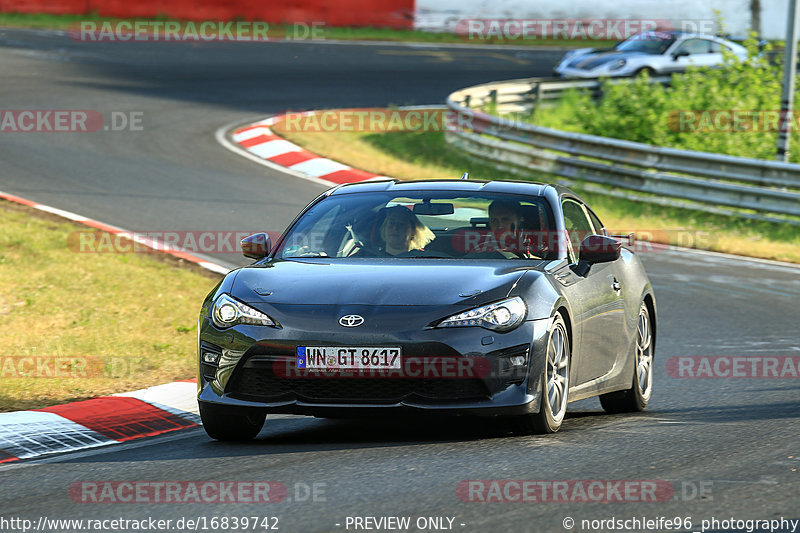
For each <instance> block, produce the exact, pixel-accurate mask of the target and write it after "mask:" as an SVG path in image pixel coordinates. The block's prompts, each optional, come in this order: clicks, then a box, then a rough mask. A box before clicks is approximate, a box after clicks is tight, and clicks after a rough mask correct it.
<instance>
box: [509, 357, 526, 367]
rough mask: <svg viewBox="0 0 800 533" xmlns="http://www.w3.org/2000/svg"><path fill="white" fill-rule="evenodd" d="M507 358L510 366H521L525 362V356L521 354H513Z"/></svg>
mask: <svg viewBox="0 0 800 533" xmlns="http://www.w3.org/2000/svg"><path fill="white" fill-rule="evenodd" d="M508 360H509V362H510V363H511V365H512V366H522V365H524V364H525V358H524V357H523V356H521V355H515V356H514V357H509V358H508Z"/></svg>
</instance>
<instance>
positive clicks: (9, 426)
mask: <svg viewBox="0 0 800 533" xmlns="http://www.w3.org/2000/svg"><path fill="white" fill-rule="evenodd" d="M0 198H2V199H4V200H8V201H10V202H14V203H17V204H22V205H26V206H28V207H32V208H34V209H37V210H39V211H43V212H46V213H50V214H53V215H56V216H59V217H62V218H65V219H68V220H72V221H73V222H78V223H80V224H83V225H86V226H89V227H92V228H96V229H99V230H102V231H106V232H108V233H112V234H114V235H120V236H124V237H127V238H129V239H132V240H134V241H135V242H138V243H140V244H141V245H143V246H147V247H149V248H152V249H154V250H158V251H161V252H164V253H167V254H169V255H172V256H174V257H178V258H180V259H184V260H186V261H189V262H191V263H195V264H197V265H198V266H200V267H202V268H204V269H206V270H210V271H212V272H215V273H218V274H227V273H228V272H229V271H230V269H229V268H227V267H225V266H223V265H220V264H217V263H214V262H212V261H209V260H207V259H205V258H202V257H198V256H196V255H192V254H190V253H187V252H185V251H183V250H181V249H179V248H176V247H174V246H169V245H165V244H164V243H161V242H159V241H158V240H157V239H152V238H150V237H147V236H144V235H140V234H138V233H135V232H132V231H127V230H125V229H122V228H119V227H117V226H112V225H110V224H105V223H103V222H99V221H97V220H93V219H90V218H88V217H84V216H82V215H78V214H76V213H72V212H70V211H64V210H63V209H57V208H55V207H51V206H48V205H44V204H39V203H36V202H33V201H31V200H28V199H25V198H21V197H19V196H15V195H13V194H8V193H5V192H2V191H0ZM196 397H197V384H196V382H195V380H190V381H177V382H174V383H167V384H164V385H158V386H155V387H150V388H147V389H142V390H137V391H133V392H125V393H120V394H114V395H112V396H104V397H100V398H93V399H91V400H85V401H81V402H73V403H68V404H64V405H56V406H52V407H45V408H43V409H33V410H31V411H16V412H11V413H0V463H7V462H12V461H17V460H19V459H29V458H32V457H38V456H40V455H45V454H51V453H59V452H68V451H76V450H83V449H86V448H94V447H96V446H107V445H109V444H115V443H118V442H125V441H129V440H133V439H138V438H142V437H151V436H154V435H160V434H162V433H168V432H170V431H177V430H180V429H186V428H191V427H197V426H198V425H199V424H200V417H199V415H198V412H197V400H196Z"/></svg>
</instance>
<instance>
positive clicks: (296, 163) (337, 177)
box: [217, 111, 389, 186]
mask: <svg viewBox="0 0 800 533" xmlns="http://www.w3.org/2000/svg"><path fill="white" fill-rule="evenodd" d="M314 113H317V111H306V112H303V113H292V115H294V116H298V115H299V116H310V115H313V114H314ZM286 118H287V115H276V116H272V117H269V118H266V119H264V120H260V121H258V122H254V123H250V124H248V125H246V126H240V127H237V128H235V129H234V130H233V133H232V134H231V136H230V139H231V140H229V139H228V137H227V133H228V131H230V129H231V126H226V127H223V128H220V129H219V130H218V131H217V140H218V141H219V142H220V144H222V145H223V146H224V147H225V148H228V149H229V150H232V151H234V152H236V153H239V154H240V155H244V156H245V157H247V158H248V159H251V160H253V161H256V162H258V163H261V164H265V165H267V166H269V167H272V168H275V169H277V170H281V171H284V172H287V173H289V174H292V175H294V176H296V177H299V178H303V179H307V180H310V181H314V182H316V183H320V184H322V185H327V186H334V185H341V184H343V183H357V182H360V181H367V180H376V179H378V180H379V179H389V176H381V175H378V174H374V173H372V172H367V171H366V170H360V169H357V168H353V167H350V166H347V165H345V164H342V163H339V162H338V161H333V160H331V159H328V158H325V157H322V156H319V155H317V154H314V153H312V152H309V151H308V150H305V149H303V148H301V147H300V146H298V145H296V144H294V143H292V142H289V141H287V140H286V139H284V138H283V137H281V136H279V135H277V134H275V133H274V132H273V131H272V129H271V128H270V127H271V126H274V125H275V124H277V123H279V122H282V121H284V120H286Z"/></svg>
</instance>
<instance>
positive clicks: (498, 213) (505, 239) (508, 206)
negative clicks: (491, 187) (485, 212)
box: [489, 200, 522, 249]
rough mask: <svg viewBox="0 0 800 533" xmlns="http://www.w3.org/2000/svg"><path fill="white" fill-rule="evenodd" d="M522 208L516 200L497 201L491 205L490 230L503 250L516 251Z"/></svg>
mask: <svg viewBox="0 0 800 533" xmlns="http://www.w3.org/2000/svg"><path fill="white" fill-rule="evenodd" d="M521 219H522V208H521V206H520V204H519V202H517V201H514V200H495V201H494V202H492V203H491V204H489V229H491V230H492V232H493V233H494V235H495V238H496V239H497V242H498V245H499V247H500V248H501V249H509V248H511V249H516V248H517V236H518V232H519V230H520V220H521Z"/></svg>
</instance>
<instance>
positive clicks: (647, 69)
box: [633, 67, 656, 78]
mask: <svg viewBox="0 0 800 533" xmlns="http://www.w3.org/2000/svg"><path fill="white" fill-rule="evenodd" d="M645 73H647V75H648V76H649V77H651V78H652V77H653V76H655V75H656V71H655V70H653V69H652V68H650V67H642V68H640V69H639V70H637V71H636V72H634V73H633V76H634V77H637V78H638V77H639V76H641V75H642V74H645Z"/></svg>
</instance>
